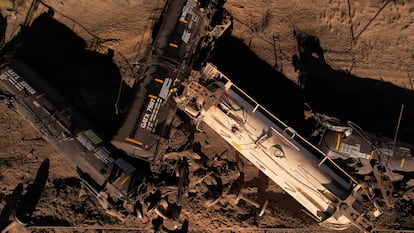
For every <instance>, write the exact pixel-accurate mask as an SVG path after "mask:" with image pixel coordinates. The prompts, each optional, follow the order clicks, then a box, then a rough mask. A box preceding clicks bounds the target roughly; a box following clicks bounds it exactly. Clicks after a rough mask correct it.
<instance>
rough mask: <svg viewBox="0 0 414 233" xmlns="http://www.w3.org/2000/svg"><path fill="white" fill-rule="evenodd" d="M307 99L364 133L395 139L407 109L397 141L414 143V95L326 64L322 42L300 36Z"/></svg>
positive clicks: (300, 66)
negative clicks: (354, 124)
mask: <svg viewBox="0 0 414 233" xmlns="http://www.w3.org/2000/svg"><path fill="white" fill-rule="evenodd" d="M297 41H298V47H299V49H298V50H299V51H300V53H299V56H298V57H296V58H297V59H293V60H294V61H296V62H297V63H296V64H294V65H295V67H296V68H297V69H298V70H299V73H300V80H302V83H301V85H302V86H303V88H304V94H305V98H306V100H307V101H308V103H310V105H311V106H312V107H314V108H316V109H314V110H316V111H318V112H321V113H325V114H328V115H334V116H336V117H338V118H340V119H347V120H351V121H353V122H354V123H357V124H358V125H360V126H361V127H362V128H363V129H364V130H365V131H368V132H372V133H376V134H378V135H381V136H386V137H389V138H393V137H394V135H395V132H396V127H397V123H398V119H399V115H400V110H401V106H402V105H404V109H403V113H402V118H401V124H400V127H399V132H398V135H397V136H398V137H397V139H398V140H401V141H404V142H407V143H411V144H413V143H414V121H413V120H412V119H414V92H413V91H410V90H407V89H404V88H401V87H398V86H395V85H393V84H391V83H389V82H384V81H379V80H374V79H370V78H361V77H358V76H355V75H352V74H350V73H349V72H345V71H341V70H335V69H333V68H332V67H331V66H329V65H328V64H326V62H325V60H324V58H323V52H322V48H321V46H320V44H319V40H318V39H317V38H316V37H314V36H309V35H297Z"/></svg>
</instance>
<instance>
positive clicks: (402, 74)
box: [0, 0, 414, 232]
mask: <svg viewBox="0 0 414 233" xmlns="http://www.w3.org/2000/svg"><path fill="white" fill-rule="evenodd" d="M44 2H45V3H46V4H48V5H50V6H52V7H53V8H54V9H55V18H56V19H57V20H58V21H61V22H63V23H64V24H66V25H67V26H68V27H69V28H70V29H72V30H74V31H75V32H76V33H78V34H79V35H80V36H81V37H82V38H84V39H85V40H86V41H87V42H89V44H90V45H93V44H94V43H96V42H98V45H99V46H100V48H101V49H102V48H103V50H101V51H105V50H106V49H108V48H110V49H113V50H115V51H116V52H117V53H118V54H119V57H120V58H119V59H120V60H122V62H125V59H126V60H127V61H129V62H130V63H134V62H136V61H137V59H139V58H140V57H141V56H142V54H143V51H144V49H145V47H146V45H147V44H148V40H149V37H150V29H151V22H152V18H154V17H156V15H157V12H159V11H160V10H161V7H162V5H163V1H161V0H119V1H118V0H117V1H114V0H88V1H84V0H61V1H54V0H45V1H44ZM30 3H31V1H23V0H20V1H11V0H10V1H7V0H1V1H0V7H1V12H2V14H3V15H4V16H6V17H7V20H8V29H7V34H6V40H10V39H11V38H12V36H14V35H16V33H17V31H18V30H19V25H20V24H21V23H22V22H23V21H24V19H25V16H26V13H27V9H28V7H29V6H30ZM225 7H226V9H227V10H228V11H229V12H231V14H232V15H233V17H234V30H233V33H232V34H233V36H234V37H236V38H239V39H241V40H242V41H243V42H244V43H245V44H246V45H247V46H248V47H250V49H251V50H252V51H253V52H254V53H256V54H257V55H258V56H259V57H260V58H261V59H263V60H264V61H266V62H267V63H268V64H269V65H270V66H272V67H274V69H275V70H277V71H279V72H281V73H283V74H284V75H285V76H286V77H287V78H289V79H290V80H293V81H294V82H297V81H298V73H297V72H295V71H294V67H293V65H292V56H293V55H294V54H295V53H296V41H295V38H294V36H293V31H294V30H296V31H298V32H301V33H306V34H309V35H314V36H316V37H318V38H319V40H320V44H321V47H322V48H323V50H324V55H325V60H326V63H327V64H329V65H330V66H331V67H332V68H334V69H338V70H344V71H349V72H350V73H352V74H353V75H356V76H358V77H361V78H370V79H375V80H383V81H387V82H391V83H393V84H394V85H397V86H400V87H403V88H405V89H408V90H413V83H414V70H413V67H414V66H413V65H414V2H413V1H410V0H405V1H404V0H399V1H398V0H397V1H380V0H366V1H354V0H349V1H346V0H292V1H286V0H259V1H251V0H227V3H226V4H225ZM40 10H41V9H40ZM40 10H39V11H40ZM122 62H121V63H122ZM0 148H1V149H0V192H1V193H0V210H1V209H2V208H3V207H4V204H5V202H6V198H7V197H8V196H9V195H11V193H12V192H13V190H14V189H15V188H16V187H17V185H18V184H19V183H22V184H23V185H24V186H25V187H26V186H27V184H29V183H30V182H31V181H32V180H33V179H34V177H35V174H36V171H37V168H38V167H39V165H40V163H41V162H42V161H43V160H44V159H45V158H49V159H50V163H51V164H50V170H49V179H48V182H47V185H46V189H45V192H44V193H43V196H42V198H41V199H40V201H39V205H38V207H37V210H36V212H35V217H36V218H37V220H36V221H37V223H39V224H41V223H49V224H50V222H53V221H54V222H56V223H60V224H62V225H65V224H69V225H73V226H81V227H84V228H79V229H54V230H53V229H46V230H44V231H43V230H41V229H34V228H31V229H24V228H16V229H15V232H23V231H28V232H45V231H46V232H49V231H50V232H59V231H62V232H73V231H82V232H83V231H89V232H94V231H96V230H93V229H89V230H87V228H88V226H97V227H99V226H106V227H115V228H118V227H121V228H122V227H136V226H137V225H135V224H136V222H135V221H133V220H131V221H130V222H126V223H119V222H117V221H116V220H114V219H111V218H110V217H108V216H106V215H105V214H104V213H102V212H101V211H100V209H99V207H97V208H95V206H97V203H96V201H95V200H93V199H92V198H88V197H87V196H86V197H85V196H82V195H80V193H79V190H78V188H79V181H78V180H77V179H76V178H75V177H76V174H75V173H74V171H72V170H69V169H67V166H66V165H65V161H64V160H63V158H62V157H61V156H60V155H59V154H58V153H57V152H55V150H54V149H52V148H51V146H49V145H48V144H47V143H46V142H45V141H44V140H42V139H41V138H40V135H39V134H38V133H36V131H35V130H33V128H32V127H31V126H30V125H29V124H28V123H27V122H26V121H24V120H23V119H22V118H21V117H20V116H19V115H18V114H17V113H15V112H14V111H12V110H10V109H8V108H7V107H6V106H3V105H2V106H0ZM206 150H209V149H206ZM246 167H247V168H246V169H248V170H249V171H250V173H248V177H247V183H248V184H249V185H250V187H249V190H250V191H251V193H252V194H253V195H254V194H255V192H257V187H256V186H255V185H257V182H258V181H259V182H261V185H265V187H267V191H268V194H269V196H270V197H271V198H275V197H277V198H278V200H274V201H273V206H272V208H273V213H274V216H268V217H265V218H264V219H262V220H261V221H259V222H256V219H253V218H247V219H243V217H242V216H236V215H235V214H234V213H233V211H235V210H234V209H232V208H230V207H229V206H228V205H226V204H225V203H223V204H222V205H220V206H219V207H216V208H213V209H208V210H207V209H204V207H203V208H200V206H202V203H201V204H200V203H191V206H190V207H191V208H189V210H192V211H189V210H188V209H187V210H186V211H185V216H186V217H188V218H189V219H190V220H191V221H190V231H191V232H207V231H210V232H215V231H216V230H215V229H220V228H221V229H225V228H232V230H234V229H238V230H239V231H242V232H249V231H254V229H255V227H257V226H260V227H278V226H287V227H308V225H311V227H316V226H315V225H314V224H313V221H312V219H310V218H309V217H307V216H306V215H305V214H302V213H301V211H299V210H298V208H299V207H298V204H297V203H296V202H295V201H294V200H293V199H291V198H290V197H287V196H286V195H285V194H284V193H283V192H281V190H280V189H279V188H278V187H276V185H275V184H273V183H271V182H270V183H269V181H268V180H266V178H263V177H261V175H260V173H259V172H258V170H257V169H256V168H255V167H253V166H251V165H249V164H248V163H247V162H246ZM259 177H261V179H259ZM266 182H267V183H266ZM197 204H200V205H197ZM187 211H188V212H187ZM265 216H266V215H265ZM390 219H392V218H390ZM392 224H393V223H392V222H388V223H387V225H388V226H390V225H392ZM244 227H245V228H248V230H242V229H239V228H244ZM101 232H103V231H101ZM105 232H110V231H109V230H107V231H105ZM111 232H112V231H111ZM117 232H119V231H117ZM349 232H352V229H351V230H350V231H349Z"/></svg>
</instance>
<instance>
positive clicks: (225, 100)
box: [0, 0, 414, 232]
mask: <svg viewBox="0 0 414 233" xmlns="http://www.w3.org/2000/svg"><path fill="white" fill-rule="evenodd" d="M162 17H163V18H164V20H163V21H162V23H161V24H160V27H159V32H158V34H157V36H156V37H155V38H154V42H153V44H152V46H151V47H150V49H149V50H148V53H147V56H146V57H145V58H144V61H145V62H146V63H145V66H144V67H143V69H142V73H141V76H140V77H139V78H138V79H137V80H136V94H135V96H134V99H133V101H132V104H130V107H129V110H128V113H127V117H126V119H125V121H124V123H123V125H122V126H121V127H120V129H119V130H118V132H117V134H116V135H115V136H114V137H113V138H112V139H108V138H105V136H104V135H102V134H101V133H100V132H99V129H95V128H91V125H92V124H90V122H89V121H88V120H87V119H86V118H85V117H83V116H82V113H80V112H78V111H77V110H76V107H75V106H73V105H72V104H71V103H69V101H67V100H66V99H65V98H64V97H62V95H61V94H60V93H58V92H57V91H55V90H54V89H53V88H52V87H51V86H49V85H48V83H47V82H46V81H44V80H42V78H41V77H40V76H39V75H37V74H36V73H35V72H34V71H33V70H31V68H30V67H28V66H27V65H26V64H24V63H23V62H21V61H18V60H10V61H9V63H7V64H6V65H4V66H3V67H2V68H1V75H0V85H1V87H2V88H3V89H4V90H5V91H7V92H8V93H9V94H10V96H12V97H11V99H10V101H11V103H12V104H13V105H14V106H15V107H16V109H17V110H18V112H19V113H20V114H21V115H23V116H24V117H26V118H27V119H28V120H29V121H30V122H31V123H32V124H33V125H34V126H35V127H36V129H38V130H39V131H40V132H41V133H42V135H43V136H44V137H45V138H46V139H47V140H48V141H49V142H50V143H51V144H52V145H53V146H54V147H55V148H56V149H57V150H58V151H59V152H61V153H62V154H63V155H64V156H65V157H66V158H67V159H68V160H69V161H71V162H72V163H73V164H74V165H75V166H76V170H77V172H78V174H79V176H80V178H81V180H82V183H83V184H84V187H86V188H87V189H88V190H89V191H91V193H92V194H93V195H95V196H96V197H97V199H98V201H99V203H100V204H101V205H102V207H103V208H104V209H105V210H106V211H107V212H108V213H109V214H111V215H113V216H116V217H118V218H119V219H121V220H124V219H125V218H126V216H127V215H129V214H133V215H136V216H138V217H139V218H144V217H149V218H154V217H161V218H162V219H163V221H164V223H163V224H164V226H165V227H167V228H169V229H177V228H181V227H183V224H184V223H185V221H183V219H181V218H180V211H181V205H182V203H181V200H182V197H183V196H184V195H188V194H189V193H191V192H197V190H198V189H197V185H199V184H200V183H201V182H203V181H206V180H207V179H212V181H211V183H214V178H212V176H209V174H204V176H202V177H199V176H196V175H194V171H196V170H197V169H198V168H199V167H200V166H202V164H201V163H199V162H198V160H200V157H199V156H198V155H197V154H195V153H185V152H183V153H166V151H165V148H166V147H167V144H168V138H169V133H170V131H169V129H170V128H171V125H172V124H173V118H174V116H175V114H176V111H177V109H180V110H182V111H183V112H185V113H186V114H187V115H188V116H189V117H190V118H191V119H192V121H193V122H194V124H195V127H196V128H197V129H198V130H207V129H208V130H210V131H211V130H212V131H213V132H215V133H216V135H217V136H219V137H220V138H221V139H223V140H224V141H226V142H227V143H228V144H229V145H231V146H232V147H233V148H234V149H235V150H236V151H238V153H240V154H241V155H243V156H244V157H245V158H246V159H247V160H249V161H250V162H251V163H252V164H253V165H255V166H256V167H257V168H258V169H259V170H260V171H262V172H263V173H264V174H266V175H267V176H268V177H269V178H270V179H271V180H272V181H274V182H275V183H276V184H277V185H279V186H280V187H281V188H282V189H283V190H284V191H285V192H286V193H288V194H289V195H291V196H292V197H293V198H294V199H296V200H297V201H298V202H299V203H300V204H301V205H302V206H303V207H304V209H305V211H306V212H307V213H309V215H310V216H311V217H313V218H314V219H315V220H316V221H318V222H320V223H321V225H322V226H325V227H327V228H332V229H337V230H339V229H345V228H348V227H350V226H351V225H354V226H356V227H357V228H359V229H360V230H361V231H362V232H374V231H375V226H374V224H373V222H372V220H374V219H375V218H376V217H378V216H380V215H381V214H382V212H383V211H384V210H385V209H387V208H393V203H394V199H395V197H394V196H393V195H392V194H393V185H392V184H393V183H394V182H400V183H402V186H401V187H400V188H401V190H403V195H402V198H404V199H407V200H409V201H412V200H413V198H414V189H413V186H414V181H413V180H412V179H409V178H407V177H404V172H413V171H414V161H413V147H412V146H410V145H403V144H401V145H400V144H395V143H392V142H391V141H390V140H388V141H381V140H376V139H375V138H374V137H372V136H371V135H368V134H365V133H364V132H363V131H362V130H361V129H360V128H359V127H358V126H357V125H355V124H353V123H352V122H348V123H346V124H344V123H342V122H340V121H338V120H337V119H335V118H332V117H328V116H325V115H322V114H319V113H314V112H312V111H311V110H310V111H308V113H310V114H308V115H310V116H311V117H313V118H314V119H315V120H316V122H317V125H316V127H315V131H314V133H313V134H312V135H311V138H313V139H316V140H315V141H316V142H317V143H314V142H310V141H309V140H308V139H305V138H304V137H303V136H301V135H300V134H299V133H297V132H296V131H295V130H294V129H292V128H291V127H289V126H288V125H286V124H285V123H284V122H283V121H282V120H280V119H279V118H277V117H276V116H275V115H273V114H272V113H271V112H270V111H269V110H268V109H266V108H265V107H263V106H261V105H260V104H259V103H258V102H256V101H255V100H254V99H253V98H252V97H250V96H249V95H248V93H245V92H244V91H243V90H242V89H240V88H239V87H238V86H237V85H236V84H234V83H233V82H232V81H231V80H230V79H229V78H227V77H226V76H225V75H224V74H222V73H221V72H220V71H219V70H217V68H216V67H215V66H214V65H212V64H210V63H206V64H204V63H203V62H204V61H205V57H206V55H207V54H208V53H209V51H211V49H212V48H213V47H214V44H215V42H216V41H217V39H218V38H219V37H220V36H221V35H223V33H225V32H226V31H230V30H231V26H232V25H231V23H232V22H231V16H230V15H229V14H228V13H227V12H226V11H225V10H224V9H223V1H196V0H176V1H169V2H168V4H167V6H166V8H165V11H164V13H163V16H162ZM173 19H176V20H173ZM198 65H200V66H201V67H202V68H201V69H193V68H194V67H196V66H198ZM322 142H323V143H322ZM120 151H122V152H120ZM125 153H126V154H127V156H125V155H124V154H125ZM131 158H139V159H142V160H144V161H146V162H148V164H149V166H150V170H151V174H149V175H148V174H142V172H141V171H142V169H140V168H138V167H136V165H134V163H133V162H131ZM337 160H344V161H345V160H346V161H348V163H347V165H346V166H348V168H352V169H353V170H354V171H355V173H353V174H349V173H348V172H347V170H348V169H347V167H341V166H339V165H338V164H337V163H336V161H337ZM349 161H351V162H349ZM215 162H217V161H215ZM215 162H210V163H209V164H210V166H212V167H214V166H220V165H217V164H221V165H222V163H226V168H227V169H226V170H220V169H216V170H215V173H216V175H215V177H219V178H220V179H222V181H221V182H222V183H223V184H235V183H237V182H240V180H242V178H243V176H242V171H240V170H239V169H238V167H237V165H236V164H235V163H232V162H230V161H224V160H223V161H219V162H217V164H216V165H214V164H215ZM344 166H345V165H344ZM220 171H221V172H220ZM170 173H175V174H176V177H175V178H176V179H175V181H174V182H170V183H168V182H166V181H162V179H163V178H162V177H163V174H170ZM190 175H192V176H193V177H192V178H188V177H189V176H190ZM356 177H358V178H356ZM361 177H362V178H361ZM161 184H163V185H161ZM177 186H178V187H177ZM378 190H379V192H378ZM229 191H230V189H229V190H223V193H225V192H229ZM223 193H222V194H220V196H219V197H215V198H217V199H216V200H214V199H213V201H212V203H214V202H215V201H217V200H218V199H219V198H221V197H222V196H223ZM241 198H243V197H242V196H241V195H238V196H237V199H241ZM245 199H246V198H245ZM246 200H247V201H249V200H248V199H246ZM249 203H252V204H254V205H255V206H256V207H258V208H261V211H260V214H259V215H263V214H264V213H265V212H266V204H267V203H265V204H264V205H263V206H260V205H258V204H257V203H254V202H252V201H249ZM21 216H25V217H21ZM16 219H17V220H18V221H19V222H20V223H21V224H24V225H25V224H28V223H29V221H30V219H29V218H27V216H26V215H24V214H23V215H22V214H20V215H19V213H17V214H16Z"/></svg>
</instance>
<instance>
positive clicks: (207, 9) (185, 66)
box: [111, 0, 231, 159]
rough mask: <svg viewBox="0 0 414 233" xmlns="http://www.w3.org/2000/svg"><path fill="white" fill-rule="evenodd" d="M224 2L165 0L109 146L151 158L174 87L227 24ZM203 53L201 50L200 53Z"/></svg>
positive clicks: (165, 127) (167, 123)
mask: <svg viewBox="0 0 414 233" xmlns="http://www.w3.org/2000/svg"><path fill="white" fill-rule="evenodd" d="M223 3H224V1H196V0H178V1H170V2H168V3H167V5H166V9H165V10H164V14H163V15H162V18H163V19H165V20H162V21H161V24H160V26H159V29H158V33H154V34H157V35H156V37H155V38H154V42H153V44H152V47H151V48H149V51H148V54H149V55H148V56H147V57H146V58H145V61H144V64H143V66H144V67H143V72H142V74H141V76H140V77H139V79H138V80H137V88H136V94H135V95H134V97H133V100H131V104H130V106H129V109H128V113H127V116H126V118H125V121H124V123H123V125H122V126H121V128H120V129H119V130H118V132H117V135H115V136H114V137H113V139H112V141H111V142H112V144H113V145H115V146H116V147H117V148H119V149H121V150H123V151H125V152H126V153H128V154H129V155H131V156H134V157H138V158H145V159H151V158H152V157H153V156H154V155H155V154H157V153H158V152H159V150H160V147H161V145H162V139H166V138H168V134H169V129H170V127H171V122H172V119H173V117H174V115H175V113H176V105H175V102H174V100H173V99H172V97H171V93H172V92H173V90H174V88H175V86H176V84H177V83H178V82H181V81H183V80H184V79H186V78H187V76H188V74H189V72H190V70H191V68H192V66H193V65H194V63H195V62H202V60H203V58H201V57H200V54H206V53H207V54H208V51H209V50H210V49H212V47H213V46H214V42H215V41H216V40H217V38H218V37H219V36H221V33H222V32H223V31H225V30H227V29H228V28H229V27H230V25H231V19H230V18H229V17H228V15H227V13H226V12H225V11H224V9H223ZM206 51H207V52H206Z"/></svg>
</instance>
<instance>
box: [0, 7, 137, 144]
mask: <svg viewBox="0 0 414 233" xmlns="http://www.w3.org/2000/svg"><path fill="white" fill-rule="evenodd" d="M5 53H7V54H13V55H12V58H14V59H19V60H22V61H24V62H26V63H27V64H28V65H30V66H31V67H32V68H33V69H34V70H35V71H36V72H37V73H39V74H40V75H41V76H42V77H43V78H44V79H45V80H46V81H47V82H48V83H49V84H50V85H51V86H52V87H53V88H55V89H56V90H57V91H59V92H60V93H61V94H62V95H63V96H65V97H66V98H68V99H69V100H70V101H71V102H72V103H73V104H74V105H75V106H76V107H78V108H79V110H80V111H81V112H82V113H83V114H84V115H86V117H87V118H89V119H90V120H91V121H92V122H94V123H96V125H97V127H99V128H100V129H101V130H102V131H103V132H104V133H106V134H107V135H108V136H112V135H114V134H115V133H116V130H117V129H118V128H119V126H120V124H121V121H122V119H121V118H122V116H121V115H117V114H115V107H114V104H115V102H116V99H117V94H118V87H119V86H120V82H121V80H122V77H121V73H120V70H119V68H118V66H117V65H116V64H115V63H114V61H113V58H112V56H111V55H112V54H111V53H109V52H108V54H101V53H98V52H94V51H91V50H88V49H87V43H86V42H85V40H84V39H82V38H81V37H80V36H78V35H77V34H76V33H75V32H73V31H72V30H71V29H69V28H68V27H66V26H65V25H64V24H62V23H60V22H58V21H57V20H56V19H54V18H53V16H52V15H51V14H50V13H43V14H41V15H40V16H39V17H37V18H36V19H35V20H34V21H33V23H32V24H31V25H30V27H23V28H22V30H21V32H20V33H19V34H18V35H17V36H16V37H14V38H13V39H12V40H11V41H10V42H9V43H8V44H6V45H5V46H4V48H3V56H4V54H5ZM123 87H124V90H123V94H124V96H127V95H128V94H129V93H131V90H130V88H128V87H127V85H123ZM126 99H127V98H126Z"/></svg>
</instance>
